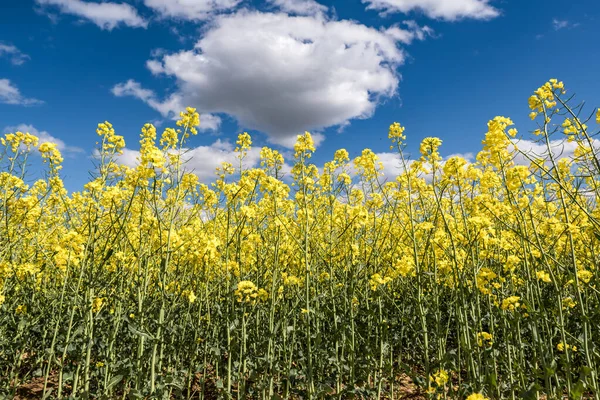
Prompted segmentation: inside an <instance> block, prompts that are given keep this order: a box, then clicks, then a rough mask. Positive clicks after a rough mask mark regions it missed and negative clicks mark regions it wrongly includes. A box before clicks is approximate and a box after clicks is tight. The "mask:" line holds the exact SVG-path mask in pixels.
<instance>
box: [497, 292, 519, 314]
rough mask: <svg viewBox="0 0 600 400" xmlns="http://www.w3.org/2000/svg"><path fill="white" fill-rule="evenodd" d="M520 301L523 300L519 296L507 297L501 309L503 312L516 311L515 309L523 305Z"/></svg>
mask: <svg viewBox="0 0 600 400" xmlns="http://www.w3.org/2000/svg"><path fill="white" fill-rule="evenodd" d="M519 300H521V298H520V297H519V296H510V297H507V298H506V299H504V300H502V305H501V306H500V308H501V309H503V310H508V311H515V309H516V308H518V307H519V306H520V305H521V303H519Z"/></svg>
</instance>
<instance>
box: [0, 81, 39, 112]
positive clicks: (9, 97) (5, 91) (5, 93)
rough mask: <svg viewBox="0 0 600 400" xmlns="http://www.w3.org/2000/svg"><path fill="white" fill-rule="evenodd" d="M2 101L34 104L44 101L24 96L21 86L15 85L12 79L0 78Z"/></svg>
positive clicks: (26, 104)
mask: <svg viewBox="0 0 600 400" xmlns="http://www.w3.org/2000/svg"><path fill="white" fill-rule="evenodd" d="M0 103H4V104H15V105H21V106H33V105H36V104H42V103H43V101H41V100H37V99H34V98H28V97H23V95H22V94H21V91H20V90H19V88H18V87H16V86H14V85H13V84H12V82H11V81H10V80H8V79H0Z"/></svg>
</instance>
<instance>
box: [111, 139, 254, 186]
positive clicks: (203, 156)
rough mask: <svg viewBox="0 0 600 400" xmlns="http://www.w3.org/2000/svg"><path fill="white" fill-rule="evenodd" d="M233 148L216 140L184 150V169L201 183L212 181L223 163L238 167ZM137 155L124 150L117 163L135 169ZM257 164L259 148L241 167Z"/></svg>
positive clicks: (250, 154)
mask: <svg viewBox="0 0 600 400" xmlns="http://www.w3.org/2000/svg"><path fill="white" fill-rule="evenodd" d="M234 148H235V147H234V146H233V145H232V144H231V143H229V142H226V141H222V140H221V139H217V140H216V141H215V142H214V143H212V144H210V145H208V146H198V147H194V148H191V149H186V152H185V153H184V156H183V159H185V160H187V161H186V164H185V169H186V170H187V171H189V172H193V173H195V174H196V175H198V177H199V178H200V180H201V181H203V182H208V181H212V180H214V178H215V169H216V168H217V167H220V166H221V164H222V163H223V162H229V163H231V164H233V165H234V166H238V165H239V160H238V159H237V158H236V157H237V153H235V152H234ZM139 155H140V152H139V151H137V150H131V149H124V151H123V154H122V155H120V156H119V157H118V158H117V161H118V162H119V163H121V164H124V165H127V166H129V167H135V166H136V165H138V157H139ZM259 163H260V148H258V147H252V148H251V149H250V151H249V152H248V155H247V156H246V158H244V161H243V166H244V168H254V167H256V166H258V165H259Z"/></svg>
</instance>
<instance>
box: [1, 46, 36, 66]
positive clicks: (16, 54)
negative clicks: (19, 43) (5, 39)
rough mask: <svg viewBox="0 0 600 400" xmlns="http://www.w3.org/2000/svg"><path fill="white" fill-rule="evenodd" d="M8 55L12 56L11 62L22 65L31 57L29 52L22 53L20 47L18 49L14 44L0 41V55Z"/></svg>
mask: <svg viewBox="0 0 600 400" xmlns="http://www.w3.org/2000/svg"><path fill="white" fill-rule="evenodd" d="M3 56H7V57H9V58H10V62H11V63H12V64H13V65H22V64H24V63H25V62H26V61H27V60H29V59H30V57H29V56H28V55H27V54H24V53H22V52H21V51H20V50H19V49H17V48H16V47H15V46H13V45H9V44H4V43H0V57H3Z"/></svg>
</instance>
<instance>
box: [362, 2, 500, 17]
mask: <svg viewBox="0 0 600 400" xmlns="http://www.w3.org/2000/svg"><path fill="white" fill-rule="evenodd" d="M362 2H363V3H367V4H368V6H367V9H373V10H380V11H383V12H384V13H393V12H401V13H409V12H411V11H420V12H422V13H424V14H425V15H427V16H428V17H430V18H436V19H444V20H448V21H456V20H459V19H466V18H473V19H483V20H487V19H492V18H495V17H497V16H499V15H500V11H498V10H497V9H496V8H494V7H492V6H491V5H490V4H489V3H490V0H362Z"/></svg>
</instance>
